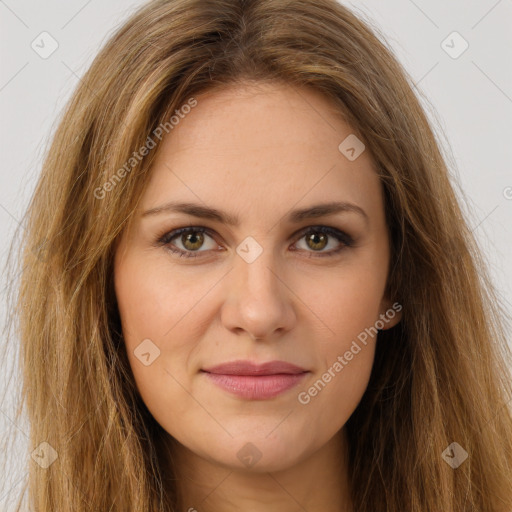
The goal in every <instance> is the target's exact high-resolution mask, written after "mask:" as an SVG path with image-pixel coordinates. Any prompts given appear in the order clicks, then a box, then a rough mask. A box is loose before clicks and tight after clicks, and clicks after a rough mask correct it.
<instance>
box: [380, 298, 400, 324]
mask: <svg viewBox="0 0 512 512" xmlns="http://www.w3.org/2000/svg"><path fill="white" fill-rule="evenodd" d="M402 309H403V306H402V305H401V304H400V303H399V302H394V303H393V304H391V301H390V300H388V299H385V300H384V301H383V302H382V305H381V314H380V315H379V320H377V322H376V324H378V325H377V328H378V329H379V330H380V331H385V330H387V329H391V328H392V327H394V326H395V325H396V324H398V322H400V320H401V319H402Z"/></svg>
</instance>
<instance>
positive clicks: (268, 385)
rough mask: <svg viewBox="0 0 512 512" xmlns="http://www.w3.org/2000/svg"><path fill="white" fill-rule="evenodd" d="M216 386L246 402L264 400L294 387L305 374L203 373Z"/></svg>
mask: <svg viewBox="0 0 512 512" xmlns="http://www.w3.org/2000/svg"><path fill="white" fill-rule="evenodd" d="M204 373H205V375H206V376H207V377H208V378H209V379H210V380H212V381H213V382H214V383H215V384H217V386H219V387H221V388H222V389H224V390H226V391H228V392H230V393H233V394H234V395H237V396H239V397H241V398H245V399H247V400H265V399H268V398H273V397H275V396H278V395H280V394H281V393H284V392H285V391H288V390H289V389H291V388H293V387H295V386H296V385H297V384H298V383H299V382H300V381H301V380H302V379H303V378H304V376H305V375H306V373H307V372H303V373H296V374H287V373H286V374H285V373H280V374H276V375H259V376H254V375H221V374H217V373H208V372H204Z"/></svg>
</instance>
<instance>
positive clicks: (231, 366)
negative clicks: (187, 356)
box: [203, 361, 307, 375]
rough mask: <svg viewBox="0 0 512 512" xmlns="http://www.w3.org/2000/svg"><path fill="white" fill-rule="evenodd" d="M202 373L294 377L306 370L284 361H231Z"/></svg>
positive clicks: (206, 369)
mask: <svg viewBox="0 0 512 512" xmlns="http://www.w3.org/2000/svg"><path fill="white" fill-rule="evenodd" d="M203 371H205V372H208V373H214V374H218V375H278V374H287V375H296V374H299V373H304V372H306V371H307V370H305V369H304V368H301V367H299V366H296V365H294V364H291V363H287V362H285V361H269V362H267V363H263V364H257V363H254V362H252V361H231V362H229V363H223V364H219V365H217V366H212V367H211V368H204V369H203Z"/></svg>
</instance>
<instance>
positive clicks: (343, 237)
mask: <svg viewBox="0 0 512 512" xmlns="http://www.w3.org/2000/svg"><path fill="white" fill-rule="evenodd" d="M310 232H318V233H324V234H327V235H328V236H331V237H333V238H335V239H336V240H338V242H339V243H340V244H341V247H340V248H338V249H334V250H330V251H326V252H323V251H318V252H317V251H313V250H312V251H306V252H309V253H311V256H310V257H328V256H334V255H336V254H338V253H339V252H340V251H342V250H343V249H346V248H349V247H352V246H353V245H354V243H355V240H354V239H353V237H352V236H351V235H349V234H348V233H346V232H345V231H343V230H341V229H338V228H335V227H333V226H329V225H324V224H315V225H310V226H306V227H304V228H301V229H299V230H298V231H296V232H295V233H294V234H293V235H291V236H290V239H296V241H295V243H297V242H298V241H300V240H301V239H302V238H303V237H304V236H305V235H307V234H308V233H310ZM184 233H205V234H207V235H208V236H209V237H211V238H212V239H213V240H215V242H216V243H218V242H217V241H216V237H215V235H216V233H215V232H214V231H213V230H211V229H210V228H207V227H205V226H185V227H182V228H176V229H173V230H170V231H165V232H164V233H163V234H161V235H159V236H158V237H157V239H156V244H157V245H158V246H162V245H163V246H166V247H167V248H168V250H170V251H171V252H172V253H175V254H176V253H178V254H179V255H180V256H184V257H190V258H198V257H202V256H199V254H200V253H207V252H209V250H206V251H202V250H200V249H199V250H197V251H183V249H179V248H178V247H175V248H174V249H171V248H170V247H169V246H170V245H172V244H171V240H173V239H175V238H177V237H178V236H180V235H182V234H184ZM293 250H294V251H297V252H300V250H297V249H293Z"/></svg>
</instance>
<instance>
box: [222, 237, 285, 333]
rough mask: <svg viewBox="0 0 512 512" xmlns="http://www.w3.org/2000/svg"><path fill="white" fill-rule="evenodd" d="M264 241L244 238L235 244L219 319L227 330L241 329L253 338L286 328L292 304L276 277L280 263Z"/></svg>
mask: <svg viewBox="0 0 512 512" xmlns="http://www.w3.org/2000/svg"><path fill="white" fill-rule="evenodd" d="M266 240H267V242H268V243H265V242H264V241H262V242H261V243H259V242H256V240H255V239H253V238H251V237H248V238H247V239H246V240H244V241H243V242H242V243H241V244H240V245H239V246H238V247H237V256H236V258H235V259H234V264H233V265H234V268H233V270H232V272H231V273H230V274H231V278H230V284H229V287H230V289H229V297H230V299H229V300H228V301H226V303H225V304H224V312H223V318H224V323H225V326H226V327H228V328H230V329H242V330H244V331H246V332H247V333H248V334H249V335H250V336H251V337H253V338H261V339H263V338H265V337H268V336H270V335H271V334H272V333H273V332H274V331H276V330H277V329H285V330H287V329H289V328H290V326H291V322H293V307H292V304H291V303H290V300H289V298H290V297H288V294H287V292H286V286H284V284H283V282H282V281H283V279H282V277H281V276H279V270H277V269H279V268H280V265H279V262H277V260H276V254H275V251H274V250H273V249H272V247H271V244H270V242H269V240H270V238H269V237H268V238H267V239H266Z"/></svg>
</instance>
